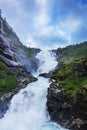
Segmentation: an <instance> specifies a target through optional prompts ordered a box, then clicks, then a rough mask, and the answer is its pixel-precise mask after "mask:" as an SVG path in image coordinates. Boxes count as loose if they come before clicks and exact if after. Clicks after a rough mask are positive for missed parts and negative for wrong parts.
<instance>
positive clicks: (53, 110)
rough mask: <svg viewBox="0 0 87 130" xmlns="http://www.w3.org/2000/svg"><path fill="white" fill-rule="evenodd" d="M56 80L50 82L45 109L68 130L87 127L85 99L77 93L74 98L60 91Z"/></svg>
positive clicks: (86, 102) (84, 129) (82, 129)
mask: <svg viewBox="0 0 87 130" xmlns="http://www.w3.org/2000/svg"><path fill="white" fill-rule="evenodd" d="M58 88H59V85H58V84H56V82H54V83H51V85H50V88H49V89H48V95H47V109H48V112H49V114H50V116H51V119H52V120H53V121H56V122H57V123H59V124H60V125H62V126H63V127H65V128H68V129H70V130H86V129H87V99H85V98H84V96H83V95H82V94H79V93H78V94H77V95H76V98H75V100H74V99H73V98H71V97H69V96H68V95H66V94H64V93H62V92H61V91H60V90H59V91H57V92H55V91H56V89H58Z"/></svg>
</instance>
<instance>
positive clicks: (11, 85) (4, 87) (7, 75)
mask: <svg viewBox="0 0 87 130" xmlns="http://www.w3.org/2000/svg"><path fill="white" fill-rule="evenodd" d="M17 86H18V81H17V79H16V77H15V76H14V75H13V74H11V72H9V68H8V67H7V65H6V64H5V63H4V62H3V61H1V60H0V97H1V96H3V95H4V94H5V93H8V92H11V91H12V90H14V89H15V88H16V87H17Z"/></svg>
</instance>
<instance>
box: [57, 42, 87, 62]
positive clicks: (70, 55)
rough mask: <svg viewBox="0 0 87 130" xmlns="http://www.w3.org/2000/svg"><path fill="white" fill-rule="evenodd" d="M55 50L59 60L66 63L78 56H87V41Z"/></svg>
mask: <svg viewBox="0 0 87 130" xmlns="http://www.w3.org/2000/svg"><path fill="white" fill-rule="evenodd" d="M55 52H56V53H57V55H58V56H59V62H61V63H64V64H66V63H69V62H72V61H74V60H75V59H76V58H87V41H85V42H83V43H80V44H76V45H70V46H67V47H65V48H58V49H57V51H55Z"/></svg>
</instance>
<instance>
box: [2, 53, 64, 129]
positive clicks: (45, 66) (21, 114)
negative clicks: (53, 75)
mask: <svg viewBox="0 0 87 130" xmlns="http://www.w3.org/2000/svg"><path fill="white" fill-rule="evenodd" d="M37 58H38V59H39V61H40V66H39V68H38V70H37V72H36V73H35V74H34V75H35V76H37V78H38V81H36V82H33V83H31V84H29V85H28V86H27V87H26V88H24V89H22V90H21V91H20V92H19V93H18V94H17V95H15V96H14V97H13V98H12V100H11V104H10V107H9V110H8V111H7V112H6V114H5V116H4V118H3V119H0V130H65V129H64V128H62V127H60V126H59V125H57V124H56V123H54V122H51V121H50V117H49V114H48V112H47V108H46V101H47V99H46V96H47V88H48V87H49V84H50V82H49V79H46V78H43V77H39V76H38V75H39V74H40V73H45V72H46V73H48V72H49V71H51V70H53V69H54V68H55V67H56V65H57V62H56V60H55V58H54V56H53V54H52V53H50V52H49V51H41V52H40V53H39V54H37Z"/></svg>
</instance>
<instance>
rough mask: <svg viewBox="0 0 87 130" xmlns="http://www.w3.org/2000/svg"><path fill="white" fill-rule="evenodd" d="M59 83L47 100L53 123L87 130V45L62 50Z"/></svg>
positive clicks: (56, 72)
mask: <svg viewBox="0 0 87 130" xmlns="http://www.w3.org/2000/svg"><path fill="white" fill-rule="evenodd" d="M56 54H58V62H59V65H58V68H57V69H56V70H55V71H54V72H53V73H52V75H51V78H52V79H54V80H55V81H54V82H53V83H52V84H51V85H50V88H49V89H48V96H47V99H48V100H47V106H48V111H49V113H50V115H51V118H52V120H55V121H56V122H60V124H61V125H63V126H64V127H66V128H69V129H70V130H86V129H87V42H84V43H81V44H78V45H72V46H68V47H65V48H59V49H57V51H56Z"/></svg>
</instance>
